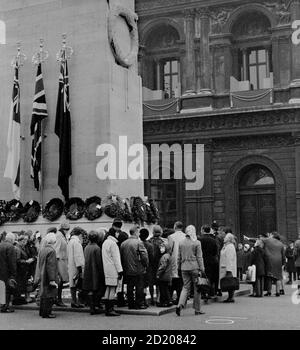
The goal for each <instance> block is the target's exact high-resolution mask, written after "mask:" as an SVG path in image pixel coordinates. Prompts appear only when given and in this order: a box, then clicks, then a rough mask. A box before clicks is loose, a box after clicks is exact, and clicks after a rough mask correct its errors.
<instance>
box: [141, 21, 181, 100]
mask: <svg viewBox="0 0 300 350" xmlns="http://www.w3.org/2000/svg"><path fill="white" fill-rule="evenodd" d="M179 40H180V37H179V34H178V32H177V30H176V29H175V28H174V27H173V26H171V25H169V24H161V25H159V26H157V27H155V28H154V29H153V30H152V31H151V32H150V33H149V34H148V35H147V38H146V40H145V44H144V53H143V57H142V62H141V66H142V68H141V69H142V73H141V74H142V80H143V87H145V88H146V89H148V90H149V91H148V90H146V91H147V93H148V97H149V98H148V99H168V98H173V97H179V96H180V94H181V83H180V57H179V50H178V41H179ZM151 91H152V92H151ZM151 95H152V96H151ZM151 97H152V98H151ZM144 99H145V98H144ZM146 99H147V98H146Z"/></svg>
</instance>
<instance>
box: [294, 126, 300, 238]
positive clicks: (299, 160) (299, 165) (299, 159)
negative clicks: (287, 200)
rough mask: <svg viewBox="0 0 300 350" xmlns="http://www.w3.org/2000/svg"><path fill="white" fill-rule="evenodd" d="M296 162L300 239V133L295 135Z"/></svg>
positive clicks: (299, 231) (299, 234)
mask: <svg viewBox="0 0 300 350" xmlns="http://www.w3.org/2000/svg"><path fill="white" fill-rule="evenodd" d="M294 137H295V161H296V203H297V206H296V212H297V230H298V236H299V238H300V133H295V135H294Z"/></svg>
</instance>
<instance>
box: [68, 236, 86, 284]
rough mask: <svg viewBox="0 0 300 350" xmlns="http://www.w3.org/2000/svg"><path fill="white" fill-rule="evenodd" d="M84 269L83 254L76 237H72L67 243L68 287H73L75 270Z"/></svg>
mask: <svg viewBox="0 0 300 350" xmlns="http://www.w3.org/2000/svg"><path fill="white" fill-rule="evenodd" d="M80 266H81V267H82V270H83V268H84V254H83V248H82V245H81V242H80V240H79V238H78V236H72V237H71V239H70V241H69V243H68V272H69V283H70V287H74V281H73V279H74V277H75V276H76V275H77V268H78V267H80Z"/></svg>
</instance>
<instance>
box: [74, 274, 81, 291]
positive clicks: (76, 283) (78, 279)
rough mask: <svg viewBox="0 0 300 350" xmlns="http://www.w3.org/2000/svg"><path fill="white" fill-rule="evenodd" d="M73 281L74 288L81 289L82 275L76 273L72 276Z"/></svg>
mask: <svg viewBox="0 0 300 350" xmlns="http://www.w3.org/2000/svg"><path fill="white" fill-rule="evenodd" d="M73 281H74V288H76V289H78V290H82V282H83V279H82V277H81V276H80V275H79V274H77V275H76V276H75V277H74V278H73Z"/></svg>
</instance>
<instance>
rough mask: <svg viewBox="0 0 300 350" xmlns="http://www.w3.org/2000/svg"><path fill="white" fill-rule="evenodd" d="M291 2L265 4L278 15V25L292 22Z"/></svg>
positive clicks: (281, 0) (282, 0) (288, 0)
mask: <svg viewBox="0 0 300 350" xmlns="http://www.w3.org/2000/svg"><path fill="white" fill-rule="evenodd" d="M290 4H291V0H277V1H272V2H271V1H270V2H267V3H265V6H266V7H267V8H268V9H269V10H271V11H272V12H273V13H275V15H276V19H277V24H278V25H282V24H288V23H290V22H291V12H290Z"/></svg>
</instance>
